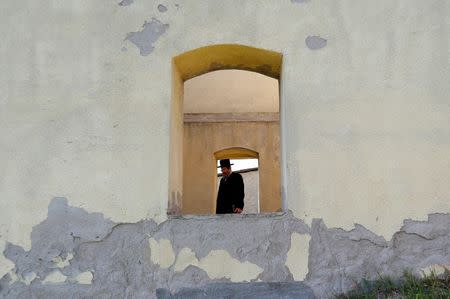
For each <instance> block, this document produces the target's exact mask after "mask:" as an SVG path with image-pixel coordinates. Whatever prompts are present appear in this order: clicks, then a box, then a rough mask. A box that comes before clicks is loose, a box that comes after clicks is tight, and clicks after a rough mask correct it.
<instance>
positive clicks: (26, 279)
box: [22, 272, 37, 285]
mask: <svg viewBox="0 0 450 299" xmlns="http://www.w3.org/2000/svg"><path fill="white" fill-rule="evenodd" d="M36 278H37V274H36V273H34V272H29V273H25V274H24V275H23V279H22V281H23V282H24V283H25V284H26V285H30V284H31V283H32V282H33V280H35V279H36Z"/></svg>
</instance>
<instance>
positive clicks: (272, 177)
mask: <svg viewBox="0 0 450 299" xmlns="http://www.w3.org/2000/svg"><path fill="white" fill-rule="evenodd" d="M279 130H280V127H279V124H278V123H277V122H238V123H233V122H229V123H185V124H184V148H183V150H184V171H183V172H184V174H183V205H182V206H183V214H213V213H215V208H216V196H217V193H216V178H217V166H216V165H217V161H216V159H215V157H214V153H215V152H217V151H219V150H222V149H226V148H230V147H244V148H248V149H251V150H254V151H256V152H258V153H259V159H258V160H259V183H260V185H259V186H260V187H259V188H260V189H259V202H260V211H261V212H275V211H278V210H279V209H280V208H281V192H280V163H279V161H280V160H279Z"/></svg>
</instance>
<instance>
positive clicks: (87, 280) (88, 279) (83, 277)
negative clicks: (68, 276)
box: [75, 271, 94, 284]
mask: <svg viewBox="0 0 450 299" xmlns="http://www.w3.org/2000/svg"><path fill="white" fill-rule="evenodd" d="M93 278H94V275H93V274H92V272H91V271H86V272H82V273H80V274H78V275H77V277H76V278H75V280H76V281H77V283H79V284H91V283H92V279H93Z"/></svg>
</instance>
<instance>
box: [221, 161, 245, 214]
mask: <svg viewBox="0 0 450 299" xmlns="http://www.w3.org/2000/svg"><path fill="white" fill-rule="evenodd" d="M231 165H233V164H230V160H229V159H224V160H220V168H221V170H222V179H221V180H220V185H219V191H218V193H217V205H216V214H231V213H237V214H240V213H242V210H243V209H244V196H245V195H244V180H243V179H242V176H241V175H240V174H239V173H235V172H232V171H231Z"/></svg>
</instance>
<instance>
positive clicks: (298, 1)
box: [291, 0, 310, 3]
mask: <svg viewBox="0 0 450 299" xmlns="http://www.w3.org/2000/svg"><path fill="white" fill-rule="evenodd" d="M309 1H310V0H291V2H292V3H306V2H309Z"/></svg>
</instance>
